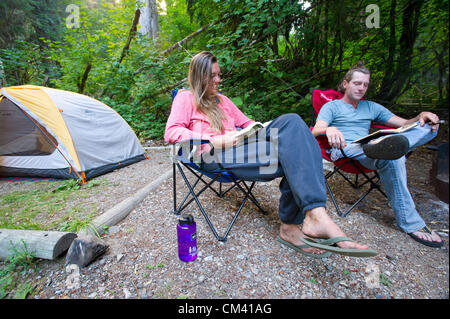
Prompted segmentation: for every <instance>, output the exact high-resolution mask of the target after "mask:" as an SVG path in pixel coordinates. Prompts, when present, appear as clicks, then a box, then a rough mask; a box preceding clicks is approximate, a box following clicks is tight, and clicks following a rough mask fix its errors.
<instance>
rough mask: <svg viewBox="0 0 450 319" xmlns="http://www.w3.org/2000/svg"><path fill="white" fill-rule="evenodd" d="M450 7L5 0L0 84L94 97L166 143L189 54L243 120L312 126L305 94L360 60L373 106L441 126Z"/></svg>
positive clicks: (431, 2)
mask: <svg viewBox="0 0 450 319" xmlns="http://www.w3.org/2000/svg"><path fill="white" fill-rule="evenodd" d="M448 41H449V3H448V0H412V1H411V0H383V1H374V0H367V1H365V0H360V1H350V0H344V1H331V0H317V1H316V0H311V1H299V0H165V1H164V0H161V1H159V0H110V1H100V0H0V81H1V86H14V85H23V84H34V85H43V86H48V87H55V88H59V89H64V90H69V91H74V92H79V93H83V94H86V95H89V96H92V97H94V98H96V99H99V100H101V101H102V102H104V103H106V104H107V105H109V106H111V107H112V108H113V109H115V110H116V111H117V112H118V113H119V114H121V115H122V117H123V118H124V119H125V120H126V121H127V122H128V123H129V124H130V126H131V127H132V128H133V129H134V131H135V132H136V134H137V135H138V136H139V138H140V139H141V140H145V139H150V138H151V139H161V138H162V136H163V133H164V126H165V123H166V120H167V117H168V115H169V113H170V106H171V95H170V92H171V90H172V89H174V88H181V87H187V85H188V84H187V70H188V66H189V62H190V59H191V57H192V56H193V55H195V54H196V53H198V52H200V51H203V50H208V51H211V52H213V53H214V54H215V55H216V56H217V57H218V58H219V62H220V65H221V71H222V74H223V77H222V85H221V91H222V93H223V94H225V95H227V96H229V97H231V98H232V100H233V101H234V102H235V104H236V105H237V106H238V107H240V108H241V110H242V111H243V112H244V113H246V114H247V115H248V116H249V117H251V118H253V119H255V120H259V121H267V120H270V119H273V118H274V117H276V116H278V115H281V114H284V113H290V112H293V113H298V114H300V115H301V116H302V117H303V118H304V119H305V121H306V122H307V123H309V121H310V120H311V116H312V109H311V91H312V89H314V88H322V89H335V88H336V87H337V84H338V82H339V80H340V79H341V78H342V77H343V76H344V74H345V72H346V70H347V69H348V68H350V67H351V66H353V65H354V64H356V62H358V61H365V63H366V65H367V66H368V67H369V69H371V71H372V79H371V81H372V83H371V87H370V90H369V93H368V98H370V99H372V100H374V101H377V102H379V103H381V104H383V105H385V106H386V107H388V108H390V109H391V110H392V111H394V112H396V113H397V114H399V115H402V116H404V117H408V118H409V117H412V116H415V115H417V113H418V112H419V111H421V110H431V111H434V112H436V113H437V114H439V116H440V117H441V118H444V119H448V92H449V54H448V51H449V50H448V43H449V42H448Z"/></svg>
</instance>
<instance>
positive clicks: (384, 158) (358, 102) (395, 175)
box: [313, 64, 443, 247]
mask: <svg viewBox="0 0 450 319" xmlns="http://www.w3.org/2000/svg"><path fill="white" fill-rule="evenodd" d="M369 83H370V71H369V70H368V69H367V68H366V67H364V65H361V64H358V65H357V66H355V67H353V68H351V69H350V70H349V71H348V72H347V74H346V76H345V77H344V79H343V81H342V83H341V85H340V87H339V89H340V91H341V92H342V93H343V94H344V96H343V98H342V99H340V100H335V101H331V102H328V103H326V104H325V105H324V106H323V107H322V109H321V110H320V113H319V115H318V117H317V121H316V125H315V126H314V129H313V134H314V136H317V135H320V134H326V136H327V138H328V142H329V144H330V145H331V147H332V150H331V158H332V160H337V159H339V158H341V157H344V156H345V157H349V158H353V159H355V160H358V161H359V162H360V163H361V164H362V165H363V166H365V167H367V168H369V169H376V170H378V174H379V175H380V181H381V183H382V185H383V187H384V189H385V192H386V195H387V197H388V200H389V204H390V206H391V207H392V209H393V210H394V213H395V217H396V220H397V223H398V226H399V227H400V228H401V229H402V230H403V231H405V232H406V233H408V235H410V236H411V237H412V238H413V239H414V240H416V241H418V242H420V243H422V244H424V245H427V246H430V247H442V246H443V241H442V239H441V238H440V237H439V236H438V235H437V234H436V233H435V232H434V231H432V230H431V229H429V228H428V227H427V226H426V224H425V222H424V220H423V219H422V217H421V216H420V215H419V213H418V212H417V210H416V208H415V205H414V201H413V199H412V197H411V194H410V192H409V190H408V186H407V182H406V167H405V162H406V160H405V156H404V155H405V154H406V153H407V152H409V151H410V150H412V149H413V148H415V147H417V146H420V145H423V144H425V143H427V142H429V141H430V140H432V139H433V138H434V137H435V136H436V135H437V130H438V128H439V117H438V116H437V115H436V114H433V113H431V112H422V113H420V114H419V115H417V116H416V117H414V118H412V119H409V120H407V119H404V118H401V117H399V116H397V115H395V114H393V113H392V112H391V111H389V110H388V109H386V108H385V107H383V106H381V105H380V104H377V103H375V102H372V101H366V100H362V98H363V97H364V95H365V93H366V91H367V89H368V87H369ZM372 121H374V122H378V123H382V124H383V125H385V126H388V127H400V126H404V125H407V124H411V123H415V122H417V123H418V125H417V126H416V127H414V128H412V129H410V130H408V131H406V132H403V133H401V134H396V135H388V136H384V137H381V138H379V139H376V140H373V141H371V142H369V143H368V144H365V145H362V146H361V145H360V144H359V143H351V142H352V141H355V140H357V139H359V138H361V137H364V136H366V135H367V134H368V133H369V128H370V123H371V122H372ZM386 149H388V150H389V151H387V152H386V151H385V150H386Z"/></svg>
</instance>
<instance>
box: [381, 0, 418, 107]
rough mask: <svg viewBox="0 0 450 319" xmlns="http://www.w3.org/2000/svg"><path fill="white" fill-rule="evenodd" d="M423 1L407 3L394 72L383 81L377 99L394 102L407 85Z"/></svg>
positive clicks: (416, 0)
mask: <svg viewBox="0 0 450 319" xmlns="http://www.w3.org/2000/svg"><path fill="white" fill-rule="evenodd" d="M423 2H424V1H423V0H414V1H407V4H406V5H405V9H404V11H403V17H402V34H401V36H400V41H399V52H398V53H399V59H398V63H397V67H396V69H395V72H393V73H392V74H391V76H389V77H385V79H383V84H384V87H383V90H382V91H380V92H379V93H378V94H377V98H379V99H383V100H386V101H395V99H397V98H398V97H399V95H400V93H401V92H402V89H403V87H404V86H405V85H407V83H408V81H409V79H410V77H411V74H412V72H413V70H412V69H411V62H412V57H413V51H414V44H415V42H416V39H417V29H418V24H419V18H420V9H421V7H422V4H423Z"/></svg>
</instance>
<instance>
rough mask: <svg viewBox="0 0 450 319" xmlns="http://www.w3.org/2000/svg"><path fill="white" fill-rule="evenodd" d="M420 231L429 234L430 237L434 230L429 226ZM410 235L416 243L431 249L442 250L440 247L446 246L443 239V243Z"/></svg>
mask: <svg viewBox="0 0 450 319" xmlns="http://www.w3.org/2000/svg"><path fill="white" fill-rule="evenodd" d="M418 231H420V232H423V233H427V234H430V235H431V233H432V230H431V229H430V228H429V227H428V226H425V227H424V228H422V229H419V230H418ZM408 235H409V236H411V237H412V239H414V240H415V241H418V242H419V243H421V244H424V245H426V246H429V247H434V248H440V247H442V246H444V241H443V240H442V239H441V241H429V240H425V239H422V238H419V237H418V236H416V235H414V234H413V233H408Z"/></svg>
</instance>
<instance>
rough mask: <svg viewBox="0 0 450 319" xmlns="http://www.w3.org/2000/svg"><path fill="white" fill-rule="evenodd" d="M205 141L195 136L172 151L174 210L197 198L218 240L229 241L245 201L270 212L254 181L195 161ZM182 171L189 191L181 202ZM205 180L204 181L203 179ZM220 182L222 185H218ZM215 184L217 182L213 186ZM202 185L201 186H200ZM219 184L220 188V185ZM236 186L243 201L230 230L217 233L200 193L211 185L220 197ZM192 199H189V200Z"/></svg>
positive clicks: (177, 212)
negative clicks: (213, 170)
mask: <svg viewBox="0 0 450 319" xmlns="http://www.w3.org/2000/svg"><path fill="white" fill-rule="evenodd" d="M177 92H178V90H173V91H172V100H173V99H174V98H175V95H176V94H177ZM205 143H210V142H209V141H208V140H197V139H192V140H188V141H183V142H180V143H177V144H175V145H173V146H172V147H173V154H172V163H173V212H174V213H175V214H176V215H179V214H181V212H182V211H183V210H184V209H185V208H186V207H187V206H189V204H191V203H192V202H193V201H195V203H196V204H197V206H198V208H199V209H200V211H201V213H202V215H203V217H204V218H205V220H206V222H207V223H208V226H209V228H210V229H211V231H212V233H213V234H214V236H215V237H216V239H217V240H218V241H222V242H224V241H226V240H227V237H228V234H229V233H230V231H231V228H232V227H233V225H234V223H235V221H236V219H237V218H238V216H239V214H240V212H241V210H242V208H243V207H244V204H245V203H246V201H247V200H248V199H250V200H251V201H252V202H253V203H254V204H255V205H256V206H257V207H258V208H259V210H260V211H261V212H262V213H263V214H267V212H266V211H265V210H264V209H263V208H262V207H261V205H260V204H259V202H258V200H257V199H256V198H255V196H254V195H253V193H252V190H253V187H254V186H255V183H256V182H254V181H252V182H251V183H249V184H250V185H248V184H247V183H246V182H245V181H244V180H240V179H239V178H237V177H236V176H234V175H233V174H232V173H231V172H229V171H227V170H226V169H224V168H223V167H221V166H220V163H219V166H220V168H221V171H220V172H218V173H210V172H207V171H204V170H202V169H201V167H200V165H199V164H198V163H195V162H194V161H193V158H194V154H195V152H196V150H197V148H198V147H200V146H201V145H203V144H205ZM183 168H184V169H185V170H186V171H189V172H190V173H191V174H192V176H193V177H194V181H193V182H190V181H189V179H188V178H187V176H186V174H185V170H184V169H183ZM177 169H178V172H179V173H180V174H181V176H182V177H183V180H184V182H185V184H186V186H187V188H188V190H189V191H188V192H187V193H186V196H185V197H184V199H183V200H182V201H181V203H180V204H179V205H178V206H177V191H176V174H177ZM200 182H201V183H200ZM217 184H218V186H216V185H217ZM223 184H231V186H227V188H226V187H225V188H226V189H223V188H224V186H223ZM199 185H200V186H202V185H203V187H202V188H200V189H199V190H195V188H196V187H197V186H199ZM213 185H214V186H213ZM200 186H199V187H200ZM217 188H218V189H217ZM234 188H236V189H237V190H238V191H240V192H241V193H242V195H243V198H242V201H241V202H240V205H239V208H238V210H237V211H236V212H235V213H234V216H233V218H232V220H231V222H230V223H229V225H228V227H227V230H226V231H225V233H224V234H223V235H222V236H220V235H219V234H218V233H217V230H216V228H215V227H214V225H213V224H212V222H211V220H210V218H209V216H208V214H207V213H206V211H205V209H204V208H203V205H202V204H201V202H200V199H199V196H200V195H201V194H202V193H203V192H204V191H205V190H207V189H210V190H212V191H213V193H215V194H216V195H217V196H218V197H219V198H222V197H224V196H225V195H226V194H227V193H228V192H229V191H231V190H232V189H234ZM188 199H189V200H188Z"/></svg>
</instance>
